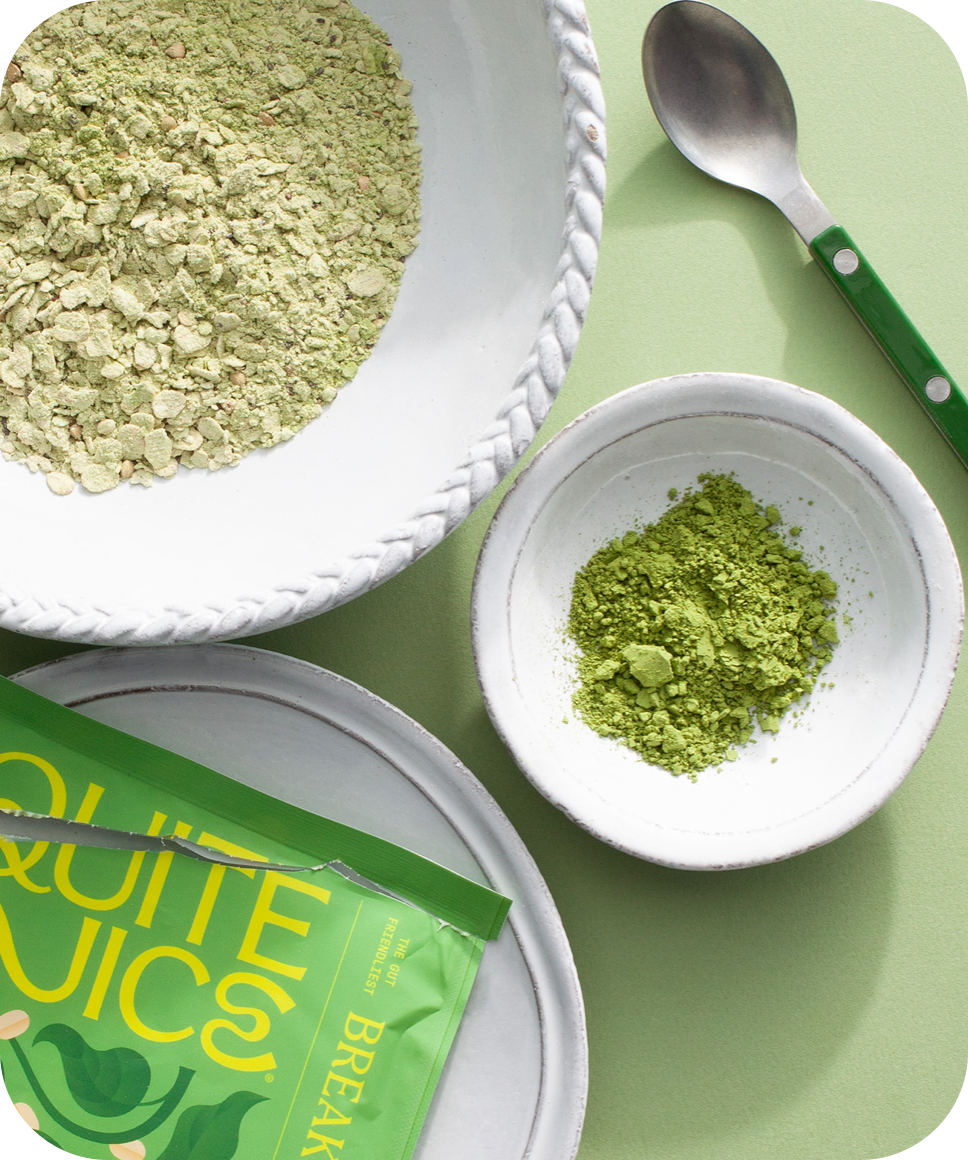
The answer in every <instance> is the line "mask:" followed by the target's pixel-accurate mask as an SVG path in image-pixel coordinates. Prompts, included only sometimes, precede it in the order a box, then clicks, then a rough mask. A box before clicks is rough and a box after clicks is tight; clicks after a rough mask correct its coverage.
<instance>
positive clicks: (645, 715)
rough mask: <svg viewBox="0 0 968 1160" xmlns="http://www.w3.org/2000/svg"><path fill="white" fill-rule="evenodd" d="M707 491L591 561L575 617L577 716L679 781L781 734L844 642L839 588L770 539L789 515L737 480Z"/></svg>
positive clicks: (709, 484) (709, 483) (714, 481)
mask: <svg viewBox="0 0 968 1160" xmlns="http://www.w3.org/2000/svg"><path fill="white" fill-rule="evenodd" d="M699 482H700V483H701V485H702V487H701V490H700V491H698V492H697V491H693V490H691V489H689V490H687V491H686V492H685V494H684V495H683V497H682V499H680V500H679V501H678V502H677V503H675V504H674V506H672V507H670V508H669V510H668V511H667V512H666V513H665V514H664V515H663V516H662V517H661V518H660V519H659V520H658V521H657V522H656V523H654V524H650V525H649V526H647V527H643V528H641V529H639V530H637V531H629V532H627V533H626V534H625V535H624V536H622V537H621V538H619V539H615V540H613V541H612V542H611V543H610V544H608V545H607V546H606V547H604V548H601V549H600V550H599V551H597V552H596V553H595V554H594V556H592V558H591V559H590V560H589V561H588V563H587V564H586V565H585V567H584V568H582V569H581V571H580V572H578V574H577V575H576V576H575V581H574V586H573V590H572V600H571V608H570V613H569V619H568V634H569V635H570V637H571V638H572V639H573V640H574V641H575V643H576V644H577V645H578V647H579V650H580V653H579V657H578V675H579V683H578V687H577V689H576V691H575V694H574V697H573V708H574V710H575V712H576V713H577V714H578V716H579V717H580V718H581V719H582V720H583V721H584V722H585V723H586V724H587V725H589V726H590V727H591V728H592V729H594V730H595V732H596V733H599V734H600V735H601V736H603V737H612V738H615V739H617V740H619V741H621V742H623V743H624V744H625V745H628V746H629V747H630V748H632V749H634V750H635V751H636V752H638V753H639V754H641V755H642V757H643V758H645V759H646V760H647V761H649V762H651V763H653V764H656V765H661V766H662V767H664V768H665V769H668V770H669V771H670V772H671V773H673V774H677V775H678V774H682V773H690V774H694V773H695V772H697V771H699V770H702V769H705V768H707V767H708V766H710V765H716V764H718V763H721V762H722V761H724V760H725V761H735V760H737V758H738V753H737V748H736V747H737V746H741V745H743V744H745V743H746V742H748V741H749V740H751V738H752V734H753V731H754V729H755V727H756V725H757V724H758V725H759V727H760V729H762V730H763V731H764V732H768V733H776V732H777V731H778V729H779V727H780V721H781V719H782V718H783V716H784V715H785V714H786V712H787V710H788V709H789V708H790V706H791V705H794V704H797V703H798V702H800V701H801V699H802V698H803V697H805V696H808V695H809V694H810V693H811V692H812V690H813V688H814V685H815V682H816V677H817V674H818V673H819V672H820V670H821V669H822V668H823V667H824V665H826V664H827V662H828V661H829V660H830V658H831V655H832V651H833V648H834V646H835V645H836V644H837V642H838V637H837V630H836V627H835V625H834V620H833V618H834V614H835V610H834V608H833V604H832V602H833V601H834V599H835V597H836V595H837V585H836V583H835V582H834V581H833V580H831V578H830V577H829V576H828V574H827V573H826V572H824V571H819V570H818V571H814V570H812V569H811V568H810V567H809V565H808V564H807V563H805V562H804V560H803V553H802V552H801V551H800V550H799V549H796V548H792V547H790V546H788V544H787V543H786V542H785V541H784V539H783V537H782V535H781V534H779V533H778V532H777V531H775V530H770V529H773V528H774V526H775V525H777V524H779V522H780V518H781V517H780V512H779V510H778V509H777V508H776V507H774V506H773V505H772V504H771V505H769V506H768V507H766V508H765V509H764V508H763V507H762V506H760V505H759V504H757V503H756V502H754V500H753V498H752V496H751V495H750V493H749V492H748V491H747V490H746V489H745V488H743V487H742V486H741V485H740V484H739V483H738V482H737V481H736V480H735V479H734V478H733V477H732V476H731V475H730V476H726V475H713V474H706V475H700V476H699ZM676 495H678V492H676ZM672 498H675V497H674V496H673V497H672Z"/></svg>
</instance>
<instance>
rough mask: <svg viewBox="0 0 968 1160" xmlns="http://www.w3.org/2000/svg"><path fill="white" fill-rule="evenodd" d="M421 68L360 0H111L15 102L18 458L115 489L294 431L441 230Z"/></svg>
mask: <svg viewBox="0 0 968 1160" xmlns="http://www.w3.org/2000/svg"><path fill="white" fill-rule="evenodd" d="M410 87H411V86H410V82H409V81H407V80H406V79H405V78H404V77H403V76H402V75H401V73H400V57H399V55H398V54H397V53H396V52H395V51H394V50H393V48H391V47H390V45H389V43H388V41H387V38H386V35H385V34H384V33H383V32H382V31H381V30H380V29H379V28H378V27H377V26H376V25H374V24H373V22H372V21H370V20H369V18H368V17H366V16H364V15H363V14H362V13H361V12H359V11H358V10H357V9H356V8H354V7H353V6H352V5H351V4H350V3H348V2H347V0H286V2H283V3H279V2H278V0H244V2H242V0H163V2H161V3H158V4H157V5H152V4H150V3H148V4H145V3H141V2H137V3H135V2H132V0H96V2H94V3H87V4H81V5H77V6H75V7H73V8H69V9H66V10H65V11H63V12H60V13H58V14H57V15H56V16H53V17H51V18H50V19H49V20H46V21H45V22H44V23H43V24H41V25H40V26H39V27H38V28H36V29H35V30H34V32H33V33H32V34H31V35H30V36H29V37H28V39H27V41H26V42H25V43H24V44H23V45H22V46H21V47H20V49H19V50H18V51H17V53H16V54H15V56H14V59H13V61H12V62H11V63H10V65H9V66H8V68H7V71H6V78H5V81H4V85H3V90H2V102H0V288H2V290H0V450H2V452H3V455H4V457H5V458H6V459H8V460H15V461H17V462H21V463H25V464H26V465H27V466H28V467H29V468H30V469H31V470H32V471H34V472H42V473H44V474H45V475H46V478H47V483H48V486H49V487H50V489H51V490H52V491H54V492H55V493H56V494H58V495H64V494H67V493H69V492H70V491H71V490H73V488H74V481H75V480H79V481H80V483H81V484H82V486H83V487H84V488H85V489H86V490H87V491H89V492H104V491H108V490H110V489H112V488H114V487H117V485H118V483H119V482H120V481H122V480H127V481H129V482H131V483H140V484H144V485H150V484H151V482H152V480H153V478H154V476H156V475H157V476H160V477H162V478H164V479H169V478H171V477H172V476H173V475H174V474H175V473H176V471H177V469H178V465H179V464H181V465H183V466H185V467H201V468H208V469H210V470H217V469H219V468H221V467H225V466H229V465H233V464H236V463H238V462H239V461H240V460H241V459H242V458H243V456H245V455H246V454H247V453H248V452H249V451H251V450H253V449H254V448H257V447H271V446H273V445H274V444H276V443H279V442H281V441H283V440H287V439H290V438H292V436H293V435H294V434H295V432H297V431H298V430H299V429H300V428H302V427H304V426H305V425H306V424H307V423H309V422H310V421H311V420H312V419H314V418H316V417H317V416H318V415H319V414H320V413H321V412H322V410H323V409H324V408H325V407H326V406H327V405H328V404H329V403H331V402H332V401H333V399H334V398H335V397H336V393H337V391H338V390H339V388H340V387H341V386H343V385H344V384H345V383H346V382H348V381H349V380H350V379H351V378H352V377H353V376H354V375H355V373H356V371H357V368H358V365H359V363H360V362H361V361H362V360H363V359H365V358H366V357H367V355H368V354H369V351H370V349H371V348H372V346H373V344H374V343H375V341H376V338H377V335H378V333H379V330H380V328H381V327H382V325H383V323H384V322H385V321H386V319H387V317H388V315H389V313H390V310H391V307H392V305H393V301H394V298H395V296H396V293H397V289H398V287H399V283H400V277H401V274H402V272H403V259H404V258H405V257H406V255H407V254H409V253H410V252H411V251H412V250H413V248H414V246H415V245H416V235H417V231H418V226H419V201H418V188H419V183H420V146H419V145H418V144H417V143H416V141H415V136H416V128H417V122H416V119H415V117H414V114H413V109H412V106H411V103H410V100H409V96H408V94H409V92H410Z"/></svg>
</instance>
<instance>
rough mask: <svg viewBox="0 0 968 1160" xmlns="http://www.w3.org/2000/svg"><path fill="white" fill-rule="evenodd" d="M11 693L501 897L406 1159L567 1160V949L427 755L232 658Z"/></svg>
mask: <svg viewBox="0 0 968 1160" xmlns="http://www.w3.org/2000/svg"><path fill="white" fill-rule="evenodd" d="M14 679H15V680H17V681H19V682H20V684H22V685H25V686H27V687H28V688H31V689H34V690H35V691H36V692H38V693H42V694H43V695H44V696H46V697H50V698H52V699H53V700H55V701H60V702H62V703H63V704H67V705H70V706H72V707H74V708H76V709H78V710H80V711H81V712H82V713H85V714H87V715H88V716H90V717H94V718H96V719H97V720H99V721H104V722H106V723H107V724H109V725H113V726H115V727H116V728H119V729H123V730H125V731H126V732H128V733H133V734H135V735H136V736H139V737H143V738H145V739H146V740H148V741H152V742H154V743H156V744H159V745H163V746H166V747H167V748H169V749H173V750H175V751H177V752H178V753H181V754H183V755H184V756H186V757H191V758H193V759H195V760H196V761H201V762H203V763H204V764H206V765H208V766H210V767H212V768H214V769H217V770H218V771H219V772H220V773H224V774H227V775H228V776H231V777H234V778H236V779H237V780H239V781H242V782H245V783H246V784H247V785H252V786H254V787H256V788H257V789H260V790H262V791H263V792H266V793H271V794H274V795H275V796H277V797H280V798H282V799H284V800H285V801H288V802H291V803H292V804H294V805H297V806H301V807H302V808H303V809H307V810H311V811H313V812H315V813H324V814H326V815H327V816H328V817H332V818H336V819H337V820H338V821H340V822H344V823H346V824H348V825H351V826H356V827H358V828H361V829H366V830H369V831H370V832H372V833H375V834H379V835H380V836H381V837H383V838H388V839H389V840H390V841H393V842H398V843H400V844H401V845H405V846H408V847H410V848H412V849H414V850H416V851H418V852H419V853H421V854H423V855H425V856H427V857H429V858H432V859H434V860H435V861H437V862H440V863H442V864H443V865H445V866H448V867H450V868H451V869H453V870H456V871H458V872H460V873H461V874H464V875H466V876H467V877H469V878H473V879H475V880H476V881H478V882H482V883H487V884H489V885H491V886H492V887H493V888H494V889H496V890H499V891H501V892H502V893H504V894H505V895H507V896H508V897H510V898H511V899H512V900H513V905H512V908H511V915H510V918H509V922H508V925H507V926H506V927H505V929H504V931H503V932H502V934H501V937H500V938H499V939H498V940H497V941H496V942H493V943H489V944H488V946H487V949H486V951H485V954H484V957H483V960H482V963H481V969H480V972H479V974H478V977H477V981H476V982H475V984H474V989H473V991H472V993H471V998H470V1002H469V1003H468V1006H467V1012H466V1015H465V1017H464V1020H463V1022H462V1023H461V1026H460V1029H459V1031H458V1034H457V1038H456V1040H455V1042H454V1047H453V1049H452V1051H451V1054H450V1058H449V1059H448V1061H447V1065H446V1067H445V1069H444V1073H443V1076H442V1078H441V1081H440V1085H439V1087H438V1089H437V1094H436V1096H435V1098H434V1102H433V1104H432V1106H431V1109H430V1113H429V1115H428V1118H427V1121H426V1125H425V1127H424V1131H423V1134H422V1136H421V1138H420V1142H419V1143H418V1146H417V1151H416V1152H415V1153H414V1158H415V1160H519V1158H520V1160H524V1157H527V1158H528V1160H571V1157H573V1156H574V1155H575V1153H576V1151H577V1149H578V1139H579V1135H580V1133H581V1125H582V1120H583V1117H584V1110H585V1096H586V1091H587V1078H588V1077H587V1068H588V1062H587V1061H588V1049H587V1041H586V1036H585V1024H584V1010H583V1006H582V999H581V992H580V989H579V985H578V978H577V975H576V973H575V967H574V963H573V961H572V957H571V951H570V948H569V946H568V941H567V939H566V937H565V932H564V930H563V928H562V925H561V920H560V918H559V917H558V912H557V911H556V909H555V905H554V902H553V901H552V899H551V895H550V894H549V893H548V889H547V887H546V886H545V884H544V881H543V879H542V878H541V875H540V873H539V872H538V868H537V867H536V866H535V864H534V861H533V860H532V858H531V856H530V855H529V854H528V852H527V850H526V849H525V847H524V844H523V843H522V841H521V839H520V838H519V837H518V836H517V834H516V833H515V832H514V830H513V829H512V827H511V824H510V822H508V820H507V818H506V817H505V816H504V814H503V813H501V811H500V809H499V808H498V806H497V804H496V803H495V801H494V799H493V798H492V797H491V796H490V795H489V794H488V793H487V791H486V790H485V789H484V787H483V786H482V785H481V784H480V782H478V781H477V779H476V778H474V777H473V775H472V774H471V773H469V772H468V770H467V769H465V768H464V766H462V765H461V764H460V762H458V760H457V758H456V757H454V755H453V754H452V753H450V752H449V751H448V750H447V749H445V748H444V747H443V745H441V744H440V742H439V741H437V740H436V739H435V738H434V737H432V736H431V735H430V734H429V733H427V732H426V730H424V729H422V728H421V727H420V726H419V725H418V724H417V723H416V722H415V721H412V720H411V719H410V718H409V717H406V716H405V715H404V714H403V713H401V712H400V711H399V710H398V709H395V708H393V706H392V705H389V704H387V702H386V701H382V700H380V698H379V697H376V696H374V695H373V694H372V693H369V692H367V691H366V690H365V689H362V688H361V687H360V686H359V685H355V684H353V683H352V682H351V681H347V680H344V679H343V678H342V677H338V676H336V675H335V674H333V673H329V672H326V671H325V670H323V669H318V668H315V667H314V666H312V665H308V664H305V663H303V662H301V661H295V660H292V659H290V658H288V657H283V656H278V655H276V654H274V653H268V652H261V651H258V650H255V649H248V648H241V647H238V646H233V645H205V646H197V647H189V648H177V649H147V650H143V649H135V650H120V649H118V650H115V649H110V650H104V651H97V652H89V653H82V654H80V655H77V656H72V657H67V658H65V659H63V660H59V661H54V662H52V663H50V664H47V665H41V666H40V667H38V668H35V669H30V670H28V671H27V672H24V673H21V674H19V675H18V676H17V677H16V678H14ZM250 1160H258V1158H255V1157H252V1158H250ZM374 1160H375V1158H374Z"/></svg>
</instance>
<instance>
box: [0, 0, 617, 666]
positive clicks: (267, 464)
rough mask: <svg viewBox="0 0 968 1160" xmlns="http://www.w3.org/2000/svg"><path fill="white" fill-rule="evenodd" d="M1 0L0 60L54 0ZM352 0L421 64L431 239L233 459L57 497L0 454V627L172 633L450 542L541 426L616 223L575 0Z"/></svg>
mask: <svg viewBox="0 0 968 1160" xmlns="http://www.w3.org/2000/svg"><path fill="white" fill-rule="evenodd" d="M292 2H293V3H296V2H297V0H292ZM0 4H2V5H3V14H4V20H3V23H2V26H0V58H2V59H4V60H9V59H10V55H11V54H12V53H13V52H14V50H15V49H16V48H17V46H18V45H19V43H20V41H21V40H22V39H23V38H24V37H25V36H26V35H27V34H28V32H30V31H31V30H32V29H33V28H34V27H36V25H37V23H38V22H39V21H40V20H41V19H43V18H44V17H46V16H47V15H49V14H50V13H52V12H54V11H57V10H58V8H60V7H63V4H61V3H57V2H56V0H41V3H40V5H39V6H38V5H35V4H32V5H26V6H24V5H20V6H15V5H12V4H11V5H9V10H8V6H7V5H6V4H5V3H4V0H0ZM360 6H361V7H362V8H363V9H364V10H365V11H366V12H367V13H368V15H370V16H372V17H373V18H374V19H375V20H376V21H377V23H379V24H380V25H381V26H382V27H383V28H384V29H385V30H386V31H387V32H388V33H389V35H390V38H391V41H392V42H393V44H394V45H395V46H396V48H397V49H398V50H399V51H400V52H401V54H402V58H403V70H404V72H405V73H406V75H407V76H408V77H409V78H410V79H411V80H412V81H413V85H414V87H413V94H412V99H413V103H414V107H415V110H416V113H417V116H418V118H419V120H420V129H419V140H420V141H421V143H422V145H423V167H424V178H423V185H422V188H421V200H422V207H423V217H422V228H421V234H420V244H419V246H418V248H417V250H416V251H415V252H414V254H413V255H412V256H411V257H410V258H408V259H407V263H406V272H405V274H404V277H403V284H402V287H401V290H400V294H399V297H398V298H397V302H396V305H395V307H394V311H393V315H392V317H391V318H390V320H389V322H388V323H387V325H386V327H385V328H384V330H383V332H382V334H381V337H380V340H379V342H378V344H377V347H376V349H375V351H374V353H373V355H372V356H371V357H370V359H369V360H368V361H367V362H366V363H364V364H363V366H362V367H361V368H360V371H359V373H358V375H357V376H356V378H355V380H354V382H353V383H352V384H351V385H350V386H349V387H348V388H346V389H345V390H344V391H343V392H341V394H340V398H339V399H338V400H337V402H336V404H335V405H334V406H333V407H332V408H331V409H330V410H329V411H328V413H327V414H326V415H324V416H322V417H321V418H320V419H319V420H317V421H316V422H315V423H312V424H310V426H309V427H307V428H306V429H305V430H303V431H302V432H300V433H299V435H298V436H297V437H296V438H295V439H293V440H292V441H291V442H289V443H286V444H283V445H280V446H278V447H274V448H272V449H271V450H269V451H258V452H254V453H253V454H252V455H250V456H248V458H247V459H246V460H245V461H244V462H243V463H242V465H241V466H240V467H239V468H237V469H234V470H223V471H221V472H219V473H218V474H216V475H213V474H210V473H209V472H206V471H194V472H189V471H188V470H187V469H180V472H179V476H178V477H177V478H176V479H174V480H172V481H170V482H169V483H162V481H156V484H155V486H154V487H153V488H152V489H151V490H150V491H145V490H143V489H141V488H132V487H127V486H122V487H119V488H117V489H116V490H115V491H112V492H108V493H105V494H103V495H97V496H92V495H88V494H86V493H82V491H81V489H79V488H78V489H76V490H75V493H74V494H72V495H71V496H68V497H66V498H60V497H57V496H54V495H53V494H51V493H50V492H49V491H48V489H47V488H46V487H45V486H44V482H43V480H40V479H38V478H36V477H32V476H31V475H30V473H29V472H28V471H27V470H26V468H24V467H23V466H20V465H16V464H7V463H4V462H2V460H0V509H2V510H3V513H4V533H5V537H6V539H5V542H6V543H7V544H8V545H16V547H15V549H14V550H12V551H5V552H4V553H3V554H2V559H0V626H2V627H4V628H9V629H13V630H15V631H17V632H25V633H30V634H32V635H35V636H46V637H54V638H56V639H58V640H72V641H87V642H90V643H95V644H165V643H172V642H175V641H180V642H188V641H204V640H213V639H224V638H227V637H238V636H244V635H247V634H249V633H255V632H264V631H266V630H268V629H270V628H274V627H278V626H280V625H283V624H290V623H292V622H294V621H297V620H300V619H303V618H305V617H308V616H312V615H315V614H316V613H319V612H323V611H325V610H326V609H328V608H332V607H335V606H336V605H338V604H341V603H343V602H345V601H347V600H350V599H352V598H353V597H354V596H356V595H359V594H360V593H361V592H364V591H366V590H368V589H370V588H372V587H374V586H375V585H377V584H379V583H381V582H382V581H383V580H386V579H388V578H389V577H390V576H393V575H395V574H396V573H398V572H400V571H401V570H402V569H403V568H405V567H406V566H407V565H408V564H410V563H411V562H412V561H413V560H414V559H416V558H417V557H419V556H420V555H422V554H423V553H424V552H426V551H428V550H429V549H430V548H432V547H433V546H434V545H435V544H437V543H439V542H440V540H441V539H442V538H443V537H444V536H445V535H446V534H447V533H448V532H449V531H451V530H452V529H453V528H455V527H456V526H457V525H458V524H459V523H460V522H461V520H462V519H463V518H464V517H465V516H466V515H467V514H468V512H469V511H470V510H471V509H472V508H473V507H474V506H475V505H476V504H477V503H479V502H480V501H481V500H482V499H483V498H484V497H485V496H486V495H487V494H488V493H489V492H490V491H491V489H492V488H493V487H494V486H495V485H496V484H497V482H498V480H499V479H500V478H501V477H502V476H503V475H504V474H505V473H506V472H507V471H508V470H509V469H510V468H511V466H512V465H513V464H514V462H515V460H516V459H517V457H518V456H519V455H520V454H521V453H522V451H523V450H524V449H525V448H526V447H527V445H528V444H529V443H530V442H531V440H532V439H533V437H534V433H535V431H536V429H537V427H538V426H540V424H541V423H542V421H543V420H544V418H545V416H546V414H547V412H548V409H549V408H550V406H551V403H552V401H553V399H554V396H555V394H556V393H557V391H558V388H559V387H560V385H561V382H562V380H563V378H564V373H565V369H566V367H567V365H568V362H569V360H570V358H571V355H572V352H573V350H574V348H575V344H576V343H577V341H578V334H579V331H580V329H581V321H582V319H583V318H584V314H585V309H586V306H587V304H588V297H589V293H590V286H591V279H592V275H593V273H594V268H595V262H596V258H597V249H598V238H599V234H600V229H601V217H602V198H603V196H604V182H605V169H604V156H605V130H604V104H603V102H602V95H601V85H600V83H599V78H598V66H597V63H596V59H595V51H594V48H593V46H592V43H591V40H590V37H589V34H588V24H587V20H586V18H585V13H584V7H583V4H582V3H581V0H547V2H546V3H542V0H488V2H487V3H486V4H468V3H466V2H464V0H406V2H403V0H360ZM4 54H6V55H4ZM55 557H56V559H57V560H59V561H63V562H65V564H64V565H63V566H61V567H52V560H53V559H54V558H55Z"/></svg>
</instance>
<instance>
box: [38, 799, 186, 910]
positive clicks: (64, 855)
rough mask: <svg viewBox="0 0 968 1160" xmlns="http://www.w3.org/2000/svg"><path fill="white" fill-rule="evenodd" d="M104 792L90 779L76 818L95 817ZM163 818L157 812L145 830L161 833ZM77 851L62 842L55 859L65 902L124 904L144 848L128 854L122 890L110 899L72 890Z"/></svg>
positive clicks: (91, 906) (93, 906) (104, 906)
mask: <svg viewBox="0 0 968 1160" xmlns="http://www.w3.org/2000/svg"><path fill="white" fill-rule="evenodd" d="M103 793H104V787H103V786H100V785H94V784H93V782H92V783H91V784H90V785H89V786H88V787H87V793H86V794H85V795H84V801H83V802H82V803H81V808H80V809H79V810H78V811H77V821H79V822H89V821H90V820H91V818H93V817H94V811H95V810H96V809H97V803H98V802H99V801H100V800H101V795H102V794H103ZM166 821H167V818H166V816H165V814H159V813H158V812H157V811H156V812H155V816H154V817H153V818H152V820H151V825H150V826H149V827H148V833H149V834H151V835H156V834H160V833H161V828H162V826H163V825H164V824H165V822H166ZM76 850H77V847H76V846H72V845H65V846H61V848H60V850H59V851H58V854H57V861H56V862H55V863H54V883H55V885H56V886H57V889H58V890H59V891H60V892H61V894H62V895H63V896H64V897H65V898H66V899H67V901H68V902H73V903H74V905H75V906H82V907H84V909H85V910H117V908H118V907H119V906H124V904H125V903H126V902H127V901H128V899H129V898H130V897H131V892H132V891H133V890H134V887H135V883H136V882H137V881H138V875H139V873H140V872H141V866H142V863H143V862H144V860H145V853H144V850H137V851H135V853H133V854H132V855H131V860H130V861H129V863H128V870H127V873H126V874H125V876H124V881H123V882H122V883H121V889H120V890H119V891H118V892H117V894H114V895H112V896H111V897H110V898H89V897H88V896H87V895H86V894H81V893H80V891H78V890H75V889H74V887H73V886H72V885H71V878H70V873H71V862H72V861H73V860H74V854H75V852H76Z"/></svg>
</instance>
